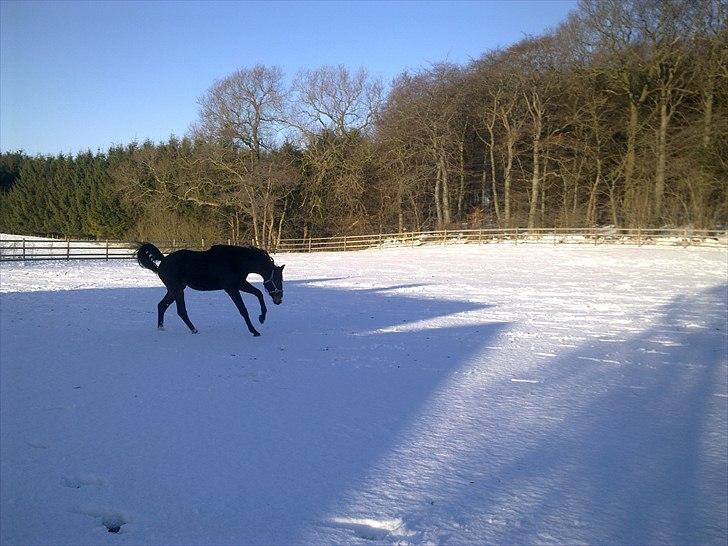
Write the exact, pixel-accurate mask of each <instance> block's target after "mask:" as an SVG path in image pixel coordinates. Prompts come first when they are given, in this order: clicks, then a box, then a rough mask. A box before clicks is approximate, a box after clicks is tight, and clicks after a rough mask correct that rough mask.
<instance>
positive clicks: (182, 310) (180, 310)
mask: <svg viewBox="0 0 728 546" xmlns="http://www.w3.org/2000/svg"><path fill="white" fill-rule="evenodd" d="M174 301H175V302H176V303H177V314H178V315H179V318H181V319H182V320H183V321H184V322H185V324H186V325H187V328H189V329H190V331H191V332H192V333H193V334H196V333H197V328H195V325H194V324H192V322H191V321H190V317H188V316H187V306H185V291H184V288H183V289H182V290H180V291H178V292H177V293H176V294H175V296H174Z"/></svg>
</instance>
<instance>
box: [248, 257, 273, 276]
mask: <svg viewBox="0 0 728 546" xmlns="http://www.w3.org/2000/svg"><path fill="white" fill-rule="evenodd" d="M247 261H248V267H249V268H250V272H251V273H256V274H258V275H260V276H261V277H263V279H268V278H270V275H271V272H272V271H273V266H272V264H271V263H270V261H269V260H268V259H267V257H266V256H265V255H264V254H261V253H259V252H256V251H251V254H250V255H249V256H248V257H247Z"/></svg>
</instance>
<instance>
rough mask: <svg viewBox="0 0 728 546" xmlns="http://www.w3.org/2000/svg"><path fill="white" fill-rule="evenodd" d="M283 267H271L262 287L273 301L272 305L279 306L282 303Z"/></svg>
mask: <svg viewBox="0 0 728 546" xmlns="http://www.w3.org/2000/svg"><path fill="white" fill-rule="evenodd" d="M284 267H286V266H285V265H281V266H277V265H275V264H274V265H273V268H272V269H271V273H270V277H268V278H267V279H266V280H265V282H263V286H264V287H265V289H266V290H267V291H268V295H269V296H270V297H271V299H272V300H273V303H275V304H276V305H280V304H281V303H283V268H284Z"/></svg>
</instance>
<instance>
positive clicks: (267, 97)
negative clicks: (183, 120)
mask: <svg viewBox="0 0 728 546" xmlns="http://www.w3.org/2000/svg"><path fill="white" fill-rule="evenodd" d="M282 82H283V72H282V71H281V69H280V68H278V67H267V66H263V65H256V66H254V67H253V68H241V69H240V70H237V71H235V72H233V73H232V74H230V75H229V76H226V77H225V78H222V79H221V80H218V81H216V82H215V83H214V84H213V85H212V87H210V89H208V90H207V92H206V93H205V94H204V95H203V96H202V97H201V98H200V99H199V105H200V112H199V120H198V122H197V123H196V124H195V125H193V127H192V134H193V136H195V137H198V138H204V139H205V140H208V141H210V142H216V143H218V144H222V145H231V146H233V147H238V148H242V149H247V150H250V151H251V152H252V153H253V156H254V158H260V156H261V153H262V151H263V150H269V149H271V148H272V147H273V145H274V144H275V137H276V134H277V132H278V131H279V130H280V119H281V116H282V112H283V109H284V105H285V100H286V94H285V92H284V88H283V83H282Z"/></svg>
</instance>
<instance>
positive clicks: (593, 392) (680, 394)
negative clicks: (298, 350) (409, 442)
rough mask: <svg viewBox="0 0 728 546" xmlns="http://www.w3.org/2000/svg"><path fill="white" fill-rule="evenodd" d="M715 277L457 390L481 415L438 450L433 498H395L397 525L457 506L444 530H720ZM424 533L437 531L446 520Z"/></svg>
mask: <svg viewBox="0 0 728 546" xmlns="http://www.w3.org/2000/svg"><path fill="white" fill-rule="evenodd" d="M727 291H728V287H726V286H719V287H716V288H713V289H710V290H707V291H704V292H702V293H699V294H696V295H695V296H693V297H680V298H677V299H675V300H673V301H672V302H670V303H669V304H668V305H666V306H665V307H664V308H663V309H662V310H661V312H660V313H659V315H660V316H661V319H660V320H658V321H657V323H656V324H654V325H653V326H651V327H650V328H648V329H647V330H645V331H643V332H641V333H638V334H637V335H635V336H632V337H628V338H625V339H622V340H621V341H619V342H618V343H603V342H602V341H603V340H599V339H593V340H591V341H589V342H586V343H584V345H582V346H581V347H579V348H577V349H574V350H571V351H570V352H568V353H566V354H564V355H559V356H558V357H556V358H553V359H552V360H549V361H547V362H545V363H544V364H543V365H542V366H540V367H539V368H538V369H536V370H533V371H532V372H531V373H532V377H535V378H537V381H534V383H514V382H513V381H511V380H508V379H506V380H504V381H501V382H498V383H484V384H483V385H482V387H481V388H480V389H479V390H478V391H477V392H475V393H473V394H472V395H471V398H470V399H471V401H473V403H474V404H482V408H486V409H487V416H488V417H487V422H485V423H478V425H477V426H468V425H467V423H465V424H464V426H463V428H462V430H461V432H462V434H463V435H464V436H466V437H467V439H468V443H469V445H468V447H467V449H465V448H464V449H462V450H461V452H462V458H461V459H460V460H456V461H451V465H452V466H453V467H454V468H464V469H466V470H464V471H463V473H462V476H461V477H460V478H461V479H460V482H461V484H462V485H461V486H457V487H453V486H452V484H451V483H445V481H444V480H443V481H442V482H441V483H440V484H438V482H437V481H435V482H434V483H433V484H432V486H431V491H430V495H431V497H432V498H436V499H437V502H436V503H427V502H424V501H423V500H422V499H419V502H414V503H412V504H411V505H410V506H406V507H405V508H404V510H403V514H404V516H405V519H406V520H408V521H409V522H410V526H411V527H413V528H417V525H418V524H419V523H421V524H423V525H426V523H427V522H432V521H439V522H447V521H448V518H450V520H452V514H457V515H458V516H457V518H456V520H457V521H456V523H457V525H458V529H457V531H455V528H454V527H453V528H452V529H451V531H453V532H457V533H458V535H457V536H458V537H459V539H460V540H462V539H463V537H465V540H466V541H473V542H484V543H498V544H520V543H543V542H547V543H583V542H598V543H606V544H657V543H669V544H696V543H697V544H707V543H716V544H720V543H724V541H725V537H726V534H727V533H728V523H727V522H728V494H727V493H726V491H728V461H727V459H728V440H727V436H728V431H726V430H725V427H724V423H725V418H726V413H727V412H728V407H727V406H728V402H727V399H726V397H725V387H726V383H727V379H726V370H727V368H728V360H727V356H728V347H726V340H727V338H726V316H725V311H726V309H728V301H727V300H726V294H727ZM701 322H704V324H703V325H699V324H696V323H701ZM484 401H485V402H484ZM482 413H484V412H482ZM450 441H451V442H457V438H450ZM468 530H470V532H472V533H476V534H474V535H471V536H468V534H467V533H468ZM424 536H425V537H427V536H428V535H427V534H426V533H425V535H424ZM432 536H433V537H435V538H437V539H438V541H439V542H445V543H447V542H448V540H447V537H448V528H447V524H445V525H444V526H443V528H441V529H439V530H438V531H437V532H435V534H433V535H432Z"/></svg>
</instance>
